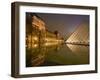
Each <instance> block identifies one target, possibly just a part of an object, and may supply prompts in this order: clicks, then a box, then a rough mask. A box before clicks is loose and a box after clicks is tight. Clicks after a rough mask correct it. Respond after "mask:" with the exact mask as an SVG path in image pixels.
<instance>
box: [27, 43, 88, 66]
mask: <svg viewBox="0 0 100 80" xmlns="http://www.w3.org/2000/svg"><path fill="white" fill-rule="evenodd" d="M79 64H89V46H82V45H72V44H59V45H58V44H57V45H45V46H43V45H42V46H40V45H39V46H38V45H37V44H35V45H34V47H32V48H26V67H34V66H56V65H79Z"/></svg>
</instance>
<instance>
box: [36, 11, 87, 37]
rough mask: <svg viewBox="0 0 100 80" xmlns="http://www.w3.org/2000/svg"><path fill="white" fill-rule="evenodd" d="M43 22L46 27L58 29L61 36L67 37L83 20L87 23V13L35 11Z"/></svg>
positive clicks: (53, 29) (51, 29)
mask: <svg viewBox="0 0 100 80" xmlns="http://www.w3.org/2000/svg"><path fill="white" fill-rule="evenodd" d="M36 14H37V15H38V16H39V17H41V18H42V19H43V20H44V21H45V23H46V28H47V29H48V30H49V31H51V32H54V31H56V30H57V31H58V32H59V33H60V35H61V36H62V37H63V38H67V37H68V36H69V35H70V34H71V33H73V31H75V29H76V28H77V27H78V25H80V24H81V23H83V22H88V23H89V15H71V14H46V13H36Z"/></svg>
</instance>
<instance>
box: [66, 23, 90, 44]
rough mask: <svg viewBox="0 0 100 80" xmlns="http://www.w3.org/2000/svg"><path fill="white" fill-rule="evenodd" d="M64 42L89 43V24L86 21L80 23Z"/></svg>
mask: <svg viewBox="0 0 100 80" xmlns="http://www.w3.org/2000/svg"><path fill="white" fill-rule="evenodd" d="M66 43H71V44H85V45H89V24H88V23H87V22H84V23H82V24H80V25H79V26H78V28H77V29H76V31H75V32H73V33H72V35H71V36H70V37H69V38H68V39H67V41H66Z"/></svg>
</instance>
